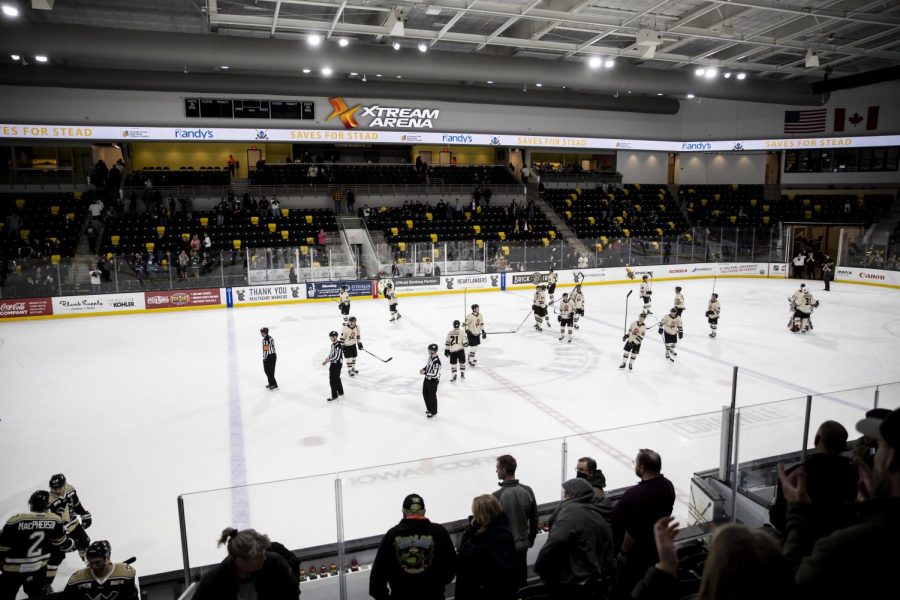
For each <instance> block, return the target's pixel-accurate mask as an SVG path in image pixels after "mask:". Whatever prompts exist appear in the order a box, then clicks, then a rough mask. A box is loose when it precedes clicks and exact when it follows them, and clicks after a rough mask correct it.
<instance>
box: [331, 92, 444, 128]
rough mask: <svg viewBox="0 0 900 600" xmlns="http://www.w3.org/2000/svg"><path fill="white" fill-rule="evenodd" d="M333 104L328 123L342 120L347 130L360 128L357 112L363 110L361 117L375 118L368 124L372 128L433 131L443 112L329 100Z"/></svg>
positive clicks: (340, 99) (337, 99) (338, 99)
mask: <svg viewBox="0 0 900 600" xmlns="http://www.w3.org/2000/svg"><path fill="white" fill-rule="evenodd" d="M328 102H329V103H331V108H332V111H331V114H330V115H328V118H327V119H325V120H326V121H331V120H332V119H340V120H341V123H343V124H344V127H345V128H346V129H356V128H357V127H359V121H357V114H356V113H357V112H359V111H360V109H362V112H361V113H360V114H359V117H373V118H372V121H371V122H370V123H369V124H368V127H371V128H373V129H374V128H381V129H404V128H407V129H431V128H433V127H434V123H433V122H432V121H433V120H434V119H437V118H438V117H439V116H440V114H441V111H440V110H439V109H437V108H407V107H398V106H378V105H377V104H376V105H375V106H363V105H362V104H357V105H356V106H350V105H348V104H347V102H346V101H345V100H344V99H343V98H329V99H328Z"/></svg>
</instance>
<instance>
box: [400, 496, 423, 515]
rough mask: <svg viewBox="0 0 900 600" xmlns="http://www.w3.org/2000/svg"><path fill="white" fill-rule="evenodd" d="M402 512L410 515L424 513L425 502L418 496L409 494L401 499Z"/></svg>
mask: <svg viewBox="0 0 900 600" xmlns="http://www.w3.org/2000/svg"><path fill="white" fill-rule="evenodd" d="M403 510H405V511H409V512H411V513H422V512H425V501H424V500H422V496H420V495H418V494H410V495H409V496H407V497H406V498H404V499H403Z"/></svg>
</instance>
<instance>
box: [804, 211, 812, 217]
mask: <svg viewBox="0 0 900 600" xmlns="http://www.w3.org/2000/svg"><path fill="white" fill-rule="evenodd" d="M803 218H804V219H812V211H811V210H804V211H803Z"/></svg>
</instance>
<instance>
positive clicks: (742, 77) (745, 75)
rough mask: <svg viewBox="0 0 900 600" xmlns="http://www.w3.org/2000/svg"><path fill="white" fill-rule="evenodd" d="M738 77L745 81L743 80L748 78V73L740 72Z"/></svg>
mask: <svg viewBox="0 0 900 600" xmlns="http://www.w3.org/2000/svg"><path fill="white" fill-rule="evenodd" d="M737 78H738V79H739V80H741V81H743V80H745V79H747V74H746V73H738V74H737Z"/></svg>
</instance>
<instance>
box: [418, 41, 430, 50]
mask: <svg viewBox="0 0 900 600" xmlns="http://www.w3.org/2000/svg"><path fill="white" fill-rule="evenodd" d="M419 52H428V46H426V45H425V42H419Z"/></svg>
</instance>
